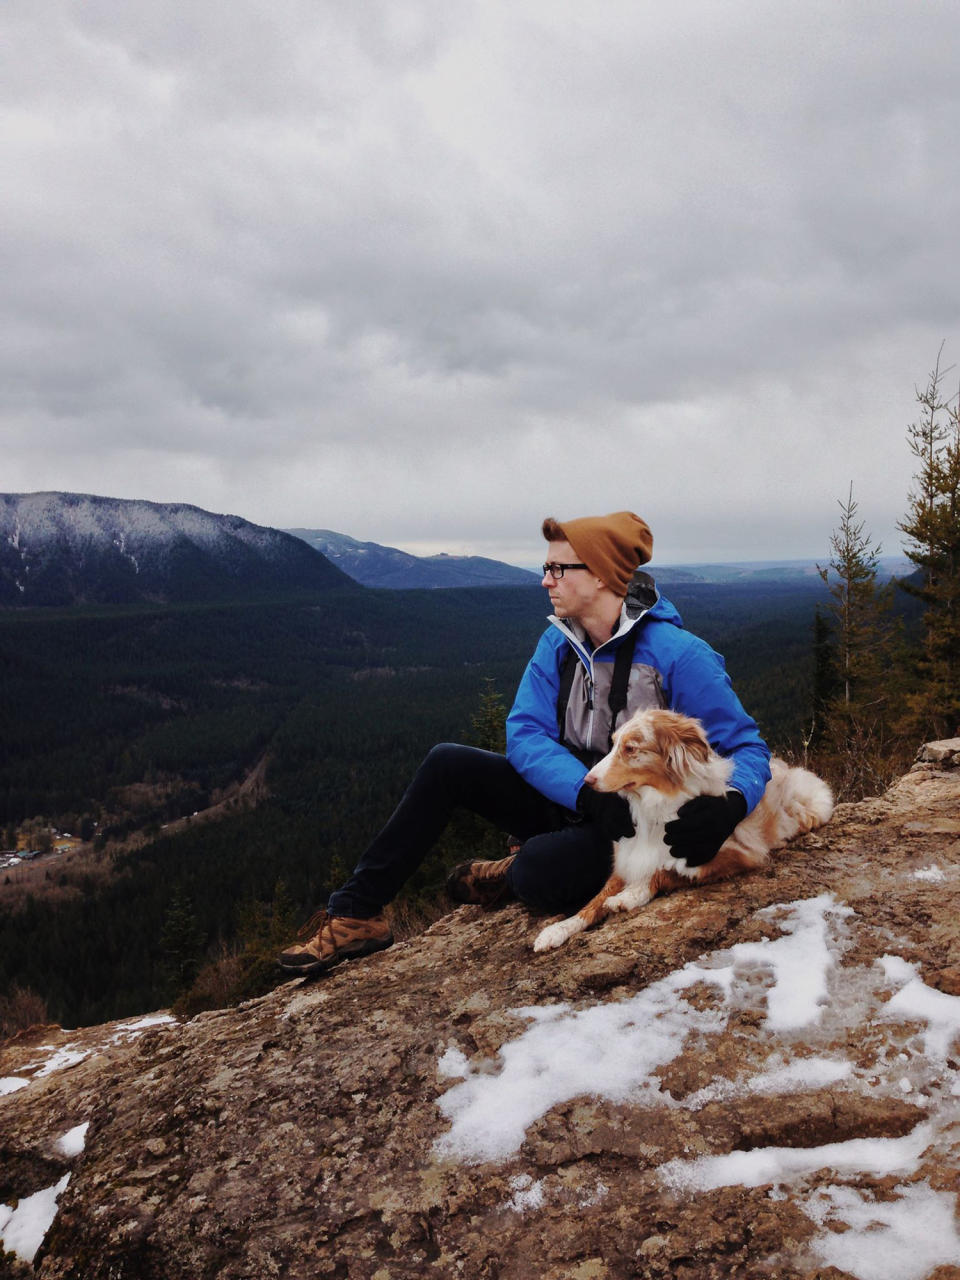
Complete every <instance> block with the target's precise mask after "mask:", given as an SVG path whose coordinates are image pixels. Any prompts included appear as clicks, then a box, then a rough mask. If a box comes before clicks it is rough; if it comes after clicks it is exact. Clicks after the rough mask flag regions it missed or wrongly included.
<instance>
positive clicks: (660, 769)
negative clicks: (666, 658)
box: [586, 710, 711, 795]
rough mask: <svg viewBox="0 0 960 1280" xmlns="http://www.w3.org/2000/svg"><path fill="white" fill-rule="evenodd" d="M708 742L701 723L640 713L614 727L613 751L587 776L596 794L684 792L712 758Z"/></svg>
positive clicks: (668, 714) (670, 715) (673, 713)
mask: <svg viewBox="0 0 960 1280" xmlns="http://www.w3.org/2000/svg"><path fill="white" fill-rule="evenodd" d="M710 756H711V751H710V744H709V743H708V742H707V738H706V734H705V733H704V732H703V728H702V726H701V724H700V721H699V720H693V719H691V718H690V717H689V716H684V715H680V713H679V712H677V711H658V710H654V711H638V712H637V714H636V715H635V716H632V717H631V718H630V719H629V720H628V721H627V723H626V724H625V725H624V726H623V727H622V728H621V729H618V730H617V732H616V734H614V738H613V747H612V748H611V750H610V752H609V754H608V755H606V756H604V758H603V759H602V760H600V761H599V762H598V763H597V764H595V765H594V766H593V768H592V769H591V770H590V772H589V773H588V774H587V777H586V782H587V785H588V786H591V787H593V788H595V789H596V790H597V791H638V792H639V791H642V790H643V788H644V787H652V788H653V789H654V790H655V791H660V792H663V793H665V794H667V795H672V794H675V793H676V792H679V791H682V790H684V788H685V786H686V785H687V783H688V781H689V778H690V774H691V772H693V771H695V770H697V769H698V768H700V767H702V766H703V765H705V764H707V762H708V761H709V760H710Z"/></svg>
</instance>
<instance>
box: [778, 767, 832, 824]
mask: <svg viewBox="0 0 960 1280" xmlns="http://www.w3.org/2000/svg"><path fill="white" fill-rule="evenodd" d="M781 787H782V791H781V799H780V806H781V809H782V811H783V813H784V816H785V817H787V818H789V819H792V821H793V822H794V823H795V824H796V825H795V829H794V830H793V831H792V832H791V833H790V835H787V834H784V836H783V837H782V838H783V839H784V840H789V839H790V836H791V835H800V834H801V833H802V832H804V831H812V830H813V829H814V827H822V826H823V824H824V823H825V822H829V821H830V819H831V817H832V816H833V792H832V791H831V790H830V788H829V787H828V786H827V784H826V783H825V782H824V780H823V779H822V778H818V777H817V775H816V774H815V773H811V772H810V770H809V769H801V768H799V767H797V766H793V767H790V766H787V768H786V771H785V773H784V774H783V778H782V781H781Z"/></svg>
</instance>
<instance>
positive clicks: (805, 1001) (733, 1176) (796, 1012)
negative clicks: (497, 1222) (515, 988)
mask: <svg viewBox="0 0 960 1280" xmlns="http://www.w3.org/2000/svg"><path fill="white" fill-rule="evenodd" d="M930 870H931V871H936V870H937V869H936V868H931V869H930ZM929 878H933V877H932V876H931V877H929ZM758 915H759V917H760V918H761V919H763V920H765V921H767V920H769V921H772V922H776V923H777V925H778V926H779V930H780V936H779V937H777V938H775V939H772V940H771V939H764V940H762V941H761V942H755V943H741V944H737V945H736V946H733V947H731V948H729V949H728V950H725V951H719V952H716V953H714V954H713V955H710V956H707V957H701V959H700V961H698V962H696V963H692V964H688V965H686V966H684V968H683V969H680V970H677V971H675V972H674V973H671V974H668V975H667V976H666V977H665V978H663V979H661V980H660V981H659V982H655V983H653V984H652V985H651V986H649V987H647V988H646V989H645V990H643V991H641V992H639V993H637V994H636V995H635V996H632V997H630V998H629V999H626V1000H622V1001H618V1002H610V1003H606V1004H598V1005H594V1006H591V1007H588V1008H581V1009H577V1010H575V1009H572V1008H571V1007H570V1006H569V1005H566V1004H557V1005H550V1006H547V1007H543V1008H523V1009H517V1010H514V1012H515V1013H517V1014H518V1015H519V1016H522V1017H524V1018H526V1019H528V1021H529V1025H528V1026H527V1028H526V1029H525V1030H524V1031H523V1032H522V1033H520V1034H519V1035H518V1036H516V1037H515V1038H514V1039H513V1040H510V1041H508V1042H507V1043H505V1044H504V1045H503V1046H502V1047H501V1049H500V1052H499V1054H498V1062H497V1064H496V1065H497V1066H498V1067H499V1070H495V1071H492V1070H491V1063H490V1062H489V1061H485V1062H478V1063H472V1062H470V1061H469V1060H468V1059H467V1058H466V1057H465V1055H464V1054H463V1053H462V1051H461V1050H460V1049H458V1048H457V1047H456V1046H455V1045H450V1046H449V1047H448V1048H447V1049H446V1051H445V1052H444V1054H443V1055H442V1056H441V1058H440V1061H439V1063H438V1074H439V1075H440V1076H441V1077H445V1078H448V1079H450V1078H453V1079H456V1080H457V1081H458V1083H455V1084H453V1086H452V1087H451V1088H449V1089H448V1090H447V1092H446V1093H444V1094H443V1095H442V1097H441V1098H440V1099H439V1102H438V1106H439V1109H440V1111H441V1112H442V1114H443V1115H444V1116H446V1117H447V1119H448V1120H449V1121H450V1128H449V1130H448V1131H447V1133H446V1134H444V1135H443V1136H442V1137H441V1138H440V1139H439V1140H438V1142H437V1143H436V1146H435V1152H436V1154H437V1155H438V1156H439V1157H441V1158H445V1159H457V1160H463V1161H467V1162H480V1161H487V1160H505V1159H507V1158H508V1157H510V1156H512V1155H514V1154H515V1153H516V1152H517V1151H518V1150H519V1147H520V1144H521V1143H522V1141H523V1138H524V1135H525V1133H526V1131H527V1129H528V1128H529V1126H530V1125H531V1124H532V1123H533V1122H534V1121H535V1120H537V1119H538V1118H539V1117H540V1116H542V1115H544V1114H545V1113H546V1112H547V1111H548V1110H549V1109H550V1108H551V1107H554V1106H556V1105H558V1104H559V1103H562V1102H566V1101H569V1100H571V1099H573V1098H575V1097H577V1096H580V1095H593V1096H598V1097H602V1098H607V1099H610V1100H611V1101H614V1102H619V1101H623V1100H625V1099H629V1100H631V1101H633V1102H636V1103H638V1104H639V1105H646V1106H651V1105H653V1106H682V1107H685V1108H692V1109H696V1108H698V1107H701V1106H703V1105H704V1103H706V1102H707V1101H711V1100H715V1099H718V1098H731V1097H737V1096H744V1095H747V1094H762V1095H766V1096H774V1097H775V1096H778V1095H782V1094H784V1093H787V1092H790V1091H794V1090H797V1089H807V1088H822V1087H829V1086H831V1085H834V1084H837V1083H840V1082H842V1083H843V1085H844V1087H845V1088H850V1089H858V1090H861V1091H875V1092H876V1093H880V1094H884V1095H886V1096H890V1095H891V1094H893V1093H897V1092H899V1093H901V1094H902V1093H910V1094H911V1100H912V1101H914V1102H915V1103H916V1104H917V1105H920V1106H925V1107H927V1108H928V1116H929V1118H928V1119H927V1120H926V1121H924V1122H922V1123H920V1124H918V1125H917V1126H916V1127H915V1128H914V1129H913V1130H912V1131H911V1132H910V1133H908V1134H906V1135H905V1136H903V1137H900V1138H860V1139H851V1140H849V1141H846V1142H836V1143H830V1144H827V1145H824V1146H821V1147H814V1148H790V1147H766V1148H757V1149H753V1150H747V1151H735V1152H731V1153H730V1154H729V1155H725V1156H716V1157H703V1158H700V1159H695V1160H672V1161H669V1162H668V1163H666V1164H664V1165H662V1166H661V1167H660V1170H659V1176H660V1178H661V1179H662V1181H663V1182H664V1184H665V1185H666V1186H668V1187H670V1188H672V1189H674V1190H676V1191H681V1192H691V1191H703V1190H708V1189H710V1188H715V1187H720V1186H727V1185H733V1184H737V1185H742V1186H749V1187H757V1186H763V1185H765V1184H768V1183H770V1184H773V1189H772V1190H771V1192H770V1194H771V1197H772V1198H775V1199H782V1198H784V1197H785V1195H786V1194H787V1193H786V1191H785V1190H784V1187H785V1186H790V1187H791V1188H792V1191H791V1194H792V1195H793V1197H794V1198H796V1199H797V1203H799V1204H800V1205H801V1207H802V1208H803V1209H804V1210H805V1212H806V1213H807V1214H808V1216H809V1217H810V1218H812V1219H813V1221H814V1222H815V1223H816V1224H817V1225H818V1226H819V1227H821V1228H823V1230H822V1232H821V1233H820V1234H819V1235H818V1236H816V1237H815V1238H814V1240H813V1242H812V1244H811V1246H810V1248H811V1250H812V1252H813V1254H814V1255H815V1256H816V1257H817V1258H818V1259H819V1260H821V1261H822V1262H823V1263H824V1264H825V1265H832V1266H836V1267H838V1268H840V1269H842V1270H845V1271H847V1272H849V1273H850V1274H851V1275H853V1276H856V1277H858V1280H922V1278H923V1277H925V1276H927V1275H928V1274H929V1273H930V1271H931V1270H932V1269H933V1268H934V1267H936V1266H939V1265H941V1264H951V1265H954V1266H960V1235H958V1233H957V1230H956V1226H955V1223H954V1197H953V1196H952V1195H950V1194H947V1193H944V1192H938V1191H935V1190H934V1189H933V1188H931V1187H930V1185H929V1184H928V1183H926V1182H923V1181H918V1180H917V1178H918V1173H919V1167H920V1159H921V1157H922V1156H923V1155H924V1153H925V1152H926V1151H927V1150H928V1148H930V1147H931V1145H936V1143H937V1141H938V1139H939V1136H940V1135H941V1134H943V1133H945V1132H946V1130H948V1129H949V1128H951V1127H952V1126H955V1125H956V1124H957V1123H960V1102H958V1101H957V1099H958V1098H960V1069H958V1068H957V1067H956V1066H955V1064H954V1060H953V1058H951V1057H949V1056H948V1055H949V1054H950V1051H951V1048H952V1046H953V1045H954V1042H955V1041H956V1040H957V1039H958V1037H960V997H957V996H950V995H946V994H945V993H944V992H941V991H937V990H935V989H933V988H931V987H928V986H926V984H925V983H924V982H923V981H922V980H921V979H920V977H919V975H918V973H917V969H916V967H915V966H914V965H912V964H909V963H907V962H906V961H905V960H903V959H902V958H900V957H898V956H893V955H888V956H884V957H883V959H882V960H881V961H879V962H877V964H875V965H874V966H873V967H872V969H870V970H863V969H859V970H858V969H856V968H851V969H849V970H846V969H844V968H843V966H842V964H841V960H842V953H843V951H844V949H845V945H846V939H847V936H848V932H849V927H850V926H851V924H852V920H851V917H853V916H854V913H853V912H852V911H851V910H850V909H849V908H848V907H846V906H843V905H842V904H839V903H837V902H836V901H835V900H834V899H833V897H832V895H829V894H824V895H821V896H820V897H817V898H812V899H806V900H802V901H798V902H791V903H786V904H782V905H780V906H777V907H770V908H767V909H765V910H764V911H762V912H759V913H758ZM704 984H707V985H710V986H712V987H713V988H715V989H716V991H717V992H718V994H719V996H720V1000H719V1004H718V1005H715V1006H714V1007H712V1008H708V1009H701V1008H698V1007H695V1006H694V1005H693V1004H692V1003H689V1002H688V1001H687V1000H686V999H685V998H684V993H685V992H687V991H688V990H689V989H690V988H691V987H694V986H700V987H702V986H703V985H704ZM891 988H894V989H895V990H894V991H893V994H892V995H891V994H890V992H891ZM758 990H760V991H762V993H763V997H764V1004H765V1023H764V1027H763V1032H765V1033H766V1034H768V1035H769V1037H770V1055H769V1057H768V1059H767V1063H766V1069H765V1070H764V1071H763V1072H761V1073H759V1074H752V1075H750V1076H747V1077H745V1078H743V1079H740V1080H729V1079H725V1078H718V1079H716V1080H714V1081H712V1082H711V1083H710V1084H709V1085H707V1086H706V1087H705V1088H702V1089H699V1090H697V1092H696V1093H693V1094H690V1095H689V1096H688V1097H686V1098H683V1099H681V1100H679V1101H677V1100H675V1099H674V1098H672V1097H671V1095H670V1094H669V1093H666V1092H661V1091H660V1082H659V1080H658V1078H657V1074H656V1072H657V1070H658V1069H659V1068H661V1067H663V1066H665V1065H666V1064H667V1063H669V1062H671V1061H673V1059H674V1058H676V1057H677V1056H678V1055H679V1054H680V1053H682V1051H683V1048H684V1045H685V1043H686V1041H687V1039H688V1037H690V1036H691V1035H693V1034H695V1033H697V1032H705V1031H709V1030H722V1029H723V1027H724V1026H725V1025H726V1023H727V1020H728V1018H729V1017H730V1015H731V1013H732V1012H733V1011H734V1010H735V1009H737V1008H738V1007H742V1006H744V1005H751V1004H752V1005H753V1006H754V1007H755V1004H756V993H757V991H758ZM699 1003H702V1002H699ZM918 1025H919V1027H920V1030H919V1031H917V1030H916V1029H915V1028H916V1027H917V1026H918ZM861 1026H862V1027H863V1028H864V1030H866V1029H867V1028H868V1027H869V1028H870V1029H871V1032H872V1033H873V1034H874V1035H875V1034H876V1032H877V1031H878V1030H879V1031H881V1032H883V1031H887V1032H888V1033H889V1038H888V1039H887V1043H886V1046H885V1047H884V1049H883V1051H882V1052H881V1054H880V1057H879V1059H878V1061H877V1062H876V1063H875V1064H874V1065H873V1066H872V1067H870V1068H860V1067H858V1066H857V1065H856V1064H855V1063H854V1062H851V1061H849V1060H847V1059H846V1058H844V1057H840V1056H837V1054H836V1051H834V1053H833V1055H832V1056H831V1054H830V1053H829V1052H827V1053H822V1052H821V1053H817V1052H816V1050H817V1049H818V1048H825V1047H827V1046H828V1045H829V1042H830V1041H831V1040H833V1041H835V1040H836V1039H837V1038H839V1036H838V1033H841V1034H843V1035H845V1034H846V1033H847V1032H848V1031H849V1030H854V1031H855V1030H856V1029H857V1028H858V1027H861ZM895 1028H896V1029H897V1031H898V1034H897V1035H896V1036H894V1035H893V1034H892V1033H893V1031H894V1029H895ZM601 1050H602V1051H601ZM824 1171H829V1172H830V1175H831V1176H832V1178H833V1185H825V1186H820V1187H819V1188H818V1189H817V1190H816V1191H815V1192H812V1193H810V1194H807V1195H806V1197H804V1192H803V1184H802V1179H803V1178H804V1177H807V1176H809V1175H813V1174H816V1175H818V1176H819V1180H820V1181H821V1182H823V1180H824ZM863 1175H868V1176H869V1175H873V1176H878V1177H879V1176H895V1177H900V1176H902V1177H903V1178H904V1179H905V1181H904V1183H903V1184H902V1185H900V1186H898V1187H897V1188H896V1189H895V1191H894V1192H893V1193H892V1196H893V1197H894V1198H885V1199H884V1200H883V1201H882V1202H880V1201H875V1200H874V1199H873V1198H872V1197H871V1196H870V1195H869V1194H868V1193H867V1192H864V1191H862V1190H860V1189H857V1188H855V1187H851V1186H849V1185H845V1183H844V1179H854V1178H856V1177H858V1176H863ZM511 1188H512V1190H513V1191H514V1195H513V1197H512V1199H511V1200H510V1201H508V1202H507V1204H506V1205H505V1206H504V1207H505V1208H510V1209H513V1210H514V1211H516V1212H529V1211H531V1210H535V1209H536V1208H538V1207H539V1204H540V1203H541V1202H542V1200H543V1197H544V1189H543V1186H542V1184H539V1183H533V1182H532V1180H526V1181H523V1182H522V1183H521V1182H518V1181H517V1180H516V1179H515V1180H514V1182H513V1183H511ZM838 1227H842V1228H844V1229H842V1230H838Z"/></svg>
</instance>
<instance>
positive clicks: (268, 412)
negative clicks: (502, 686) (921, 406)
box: [0, 0, 960, 563]
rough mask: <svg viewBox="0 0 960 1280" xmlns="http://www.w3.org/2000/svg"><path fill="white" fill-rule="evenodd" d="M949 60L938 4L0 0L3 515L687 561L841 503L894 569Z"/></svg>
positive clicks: (958, 352)
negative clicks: (596, 537)
mask: <svg viewBox="0 0 960 1280" xmlns="http://www.w3.org/2000/svg"><path fill="white" fill-rule="evenodd" d="M958 66H960V4H958V3H957V0H949V2H942V3H935V2H930V0H868V2H867V0H843V3H838V2H837V0H823V2H822V3H821V2H820V0H816V2H814V0H777V3H776V4H771V3H770V2H769V0H755V2H751V3H745V2H743V0H703V2H702V3H695V2H693V0H671V3H669V4H667V3H660V2H656V3H655V2H654V0H629V2H621V0H599V2H597V3H594V4H589V5H588V4H587V3H584V0H577V2H576V3H572V2H569V0H483V3H479V4H478V3H476V2H475V0H470V3H465V2H464V0H383V2H382V3H381V0H356V2H355V3H344V2H343V0H271V3H270V4H264V3H256V4H253V3H250V2H249V0H200V2H199V3H197V4H194V5H190V6H186V5H183V6H181V5H172V4H170V3H169V0H162V2H161V0H135V3H125V2H124V0H82V3H80V2H79V0H60V2H57V0H5V2H4V4H3V7H2V12H0V110H2V120H0V173H2V175H3V176H2V179H0V227H2V241H0V361H2V372H0V459H2V462H0V467H2V469H0V490H2V491H4V492H29V491H34V490H43V489H65V490H72V491H78V492H86V493H97V494H105V495H109V496H113V497H130V498H133V497H136V498H148V499H151V500H154V501H159V502H191V503H195V504H197V505H199V506H201V507H205V508H207V509H209V510H212V511H217V512H230V513H233V514H237V515H241V516H244V517H246V518H247V519H250V520H253V521H256V522H257V523H261V524H270V525H275V526H279V527H284V528H286V527H292V526H305V527H310V528H330V529H336V530H338V531H340V532H344V533H349V534H352V535H353V536H355V537H358V538H362V539H372V540H375V541H377V542H383V543H388V544H391V545H396V546H403V547H405V548H407V549H410V550H416V551H429V550H441V549H443V550H448V551H471V552H476V553H480V554H488V555H495V556H500V557H502V558H505V559H513V560H516V561H518V562H520V563H532V562H536V561H537V560H539V558H540V555H541V550H542V543H541V542H540V540H539V536H538V530H539V525H540V521H541V519H542V517H543V516H544V515H548V514H549V515H554V516H556V517H558V518H559V519H561V520H562V519H563V518H565V517H567V518H569V517H572V516H575V515H584V514H598V513H601V512H604V511H612V510H617V509H622V508H629V509H632V510H634V511H636V512H638V513H639V514H640V515H642V516H644V517H645V518H646V519H647V521H648V522H649V524H650V525H651V527H652V529H653V531H654V535H655V539H656V559H658V560H660V561H661V562H674V563H678V562H682V561H684V560H690V559H705V558H710V559H735V558H744V557H751V558H761V557H762V558H791V557H800V556H816V557H820V558H824V557H825V556H826V555H827V554H828V542H829V536H830V532H831V530H832V529H833V527H834V525H835V524H836V517H837V512H838V508H837V505H836V501H837V499H838V498H839V497H841V496H844V495H845V494H846V491H847V486H848V484H849V483H850V481H851V480H852V481H853V483H854V493H855V497H856V498H857V499H858V501H859V504H860V514H861V516H862V517H863V518H864V520H865V521H866V524H867V529H868V531H869V532H870V533H872V535H873V536H874V539H875V540H878V541H882V542H883V546H884V552H885V553H896V552H898V551H899V549H900V541H899V536H898V534H897V532H896V522H897V520H898V519H900V518H901V517H902V515H903V512H904V507H905V503H906V495H907V490H908V488H909V485H910V478H911V475H912V471H913V464H912V460H911V458H910V455H909V452H908V450H907V446H906V441H905V429H906V426H907V424H908V423H909V422H910V421H911V420H913V419H914V418H915V417H916V405H915V400H914V395H915V388H916V386H917V384H923V383H924V382H925V381H926V377H927V373H928V371H929V370H930V369H931V367H932V365H933V363H934V361H935V360H936V358H937V353H938V350H939V348H940V344H941V342H943V341H944V340H945V341H946V346H945V348H944V356H943V363H944V364H945V365H949V364H951V363H953V362H957V363H958V364H960V288H958V284H960V247H958V239H960V236H958V228H960V136H958V135H960V131H958V123H960V75H958V71H957V68H958ZM957 378H958V374H957V371H956V370H955V371H954V372H953V373H952V374H951V375H950V376H949V382H950V389H951V390H955V386H956V380H957Z"/></svg>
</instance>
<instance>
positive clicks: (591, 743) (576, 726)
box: [561, 639, 666, 761]
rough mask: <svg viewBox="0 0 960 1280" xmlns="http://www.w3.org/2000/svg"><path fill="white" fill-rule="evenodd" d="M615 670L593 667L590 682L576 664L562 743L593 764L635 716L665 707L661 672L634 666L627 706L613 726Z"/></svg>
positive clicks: (605, 664) (607, 665) (579, 663)
mask: <svg viewBox="0 0 960 1280" xmlns="http://www.w3.org/2000/svg"><path fill="white" fill-rule="evenodd" d="M626 643H627V644H630V643H632V641H631V640H629V639H628V640H627V641H626ZM613 669H614V664H613V663H612V662H597V663H594V664H593V672H594V674H593V679H592V680H591V678H590V674H589V672H588V671H587V670H586V668H585V667H584V665H583V662H582V661H580V660H578V661H577V668H576V674H575V675H574V677H573V684H572V685H571V687H570V700H569V701H568V703H567V714H566V716H565V718H564V724H563V734H562V735H561V741H562V742H563V744H564V746H566V747H569V748H570V749H571V750H572V751H574V752H575V753H576V754H577V755H579V756H580V757H581V758H582V759H584V758H585V757H584V752H586V753H588V755H589V756H592V757H593V759H594V761H596V760H599V759H600V758H601V757H602V756H605V755H606V754H607V752H608V751H609V750H610V738H611V737H612V735H613V732H614V730H615V729H619V727H620V726H621V725H622V724H625V723H626V721H627V720H629V719H630V717H631V716H632V715H633V714H634V712H636V711H647V710H649V709H650V708H652V707H664V706H666V699H665V698H664V696H663V686H662V684H661V680H660V672H659V671H657V669H656V668H655V667H650V666H647V665H646V664H645V663H642V662H635V663H634V664H633V666H632V667H631V668H630V681H629V684H628V685H627V705H626V707H625V708H624V709H623V711H621V712H620V714H619V715H618V716H617V722H616V724H615V725H611V724H610V685H611V683H612V681H613ZM591 695H592V696H591Z"/></svg>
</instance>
